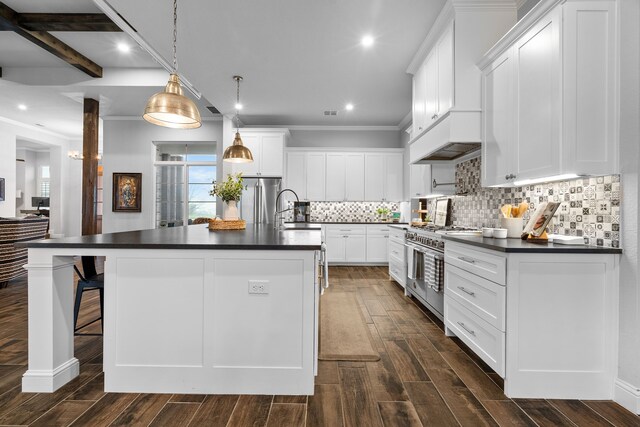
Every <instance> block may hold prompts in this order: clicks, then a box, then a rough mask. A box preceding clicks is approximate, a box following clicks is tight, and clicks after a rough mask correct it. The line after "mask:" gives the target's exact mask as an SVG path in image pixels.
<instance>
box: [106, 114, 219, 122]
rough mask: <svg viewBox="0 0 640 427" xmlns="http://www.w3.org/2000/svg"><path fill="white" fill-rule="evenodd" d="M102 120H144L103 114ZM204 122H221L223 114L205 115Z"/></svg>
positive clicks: (136, 117)
mask: <svg viewBox="0 0 640 427" xmlns="http://www.w3.org/2000/svg"><path fill="white" fill-rule="evenodd" d="M100 118H101V119H102V120H104V121H107V122H111V121H138V120H144V119H143V118H142V115H140V116H103V117H100ZM202 121H203V122H221V121H222V116H215V117H203V118H202Z"/></svg>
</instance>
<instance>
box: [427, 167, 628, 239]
mask: <svg viewBox="0 0 640 427" xmlns="http://www.w3.org/2000/svg"><path fill="white" fill-rule="evenodd" d="M480 161H481V160H480V158H475V159H471V160H468V161H465V162H462V163H459V164H458V165H456V190H457V193H464V194H465V195H464V196H453V197H452V202H453V224H454V225H465V226H472V227H483V226H484V227H499V226H500V213H499V208H500V206H502V205H504V204H507V203H508V204H516V205H517V204H519V203H521V202H527V203H529V211H528V212H527V213H526V214H525V217H524V218H525V223H526V221H527V220H528V219H529V215H530V214H531V212H533V210H535V209H536V207H537V205H538V204H539V203H542V202H547V201H552V202H561V205H560V207H559V208H558V210H557V212H556V214H555V216H554V218H553V220H552V221H551V223H550V225H549V230H550V231H552V232H553V233H556V234H564V235H570V236H581V237H584V239H585V242H586V243H588V244H591V245H597V246H608V247H614V248H617V247H620V233H621V229H620V211H621V209H620V208H621V206H620V204H621V201H622V197H621V190H620V176H619V175H607V176H599V177H586V178H577V179H573V180H570V181H561V182H553V183H547V184H534V185H529V186H524V187H513V188H482V187H481V186H480ZM428 203H429V204H428V206H427V209H433V207H434V206H432V205H434V202H433V201H429V202H428Z"/></svg>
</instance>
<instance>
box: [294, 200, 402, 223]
mask: <svg viewBox="0 0 640 427" xmlns="http://www.w3.org/2000/svg"><path fill="white" fill-rule="evenodd" d="M287 207H288V208H293V202H289V206H287ZM378 208H387V209H389V211H390V212H392V211H397V210H398V204H397V203H393V202H311V221H315V222H376V221H380V216H379V215H378V214H377V212H376V210H377V209H378ZM292 217H293V213H292V212H288V215H287V216H286V217H285V220H286V221H291V218H292Z"/></svg>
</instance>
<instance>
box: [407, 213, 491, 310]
mask: <svg viewBox="0 0 640 427" xmlns="http://www.w3.org/2000/svg"><path fill="white" fill-rule="evenodd" d="M476 233H479V231H478V230H476V229H469V228H464V227H435V226H429V227H422V228H418V227H411V228H409V230H407V232H406V234H405V239H406V243H405V246H406V247H407V256H408V269H407V275H408V278H407V287H406V289H407V291H408V293H409V294H411V295H412V296H414V297H415V298H416V299H417V300H418V301H420V303H421V304H423V305H424V306H425V307H426V308H428V309H429V310H430V311H431V312H432V313H433V314H435V315H436V316H437V317H438V318H439V319H440V320H444V269H445V263H444V247H445V239H444V238H443V235H446V234H467V235H470V234H476Z"/></svg>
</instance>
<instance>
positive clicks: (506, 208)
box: [500, 205, 511, 218]
mask: <svg viewBox="0 0 640 427" xmlns="http://www.w3.org/2000/svg"><path fill="white" fill-rule="evenodd" d="M500 212H502V216H503V217H505V218H509V217H511V205H503V206H502V207H501V208H500Z"/></svg>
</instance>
